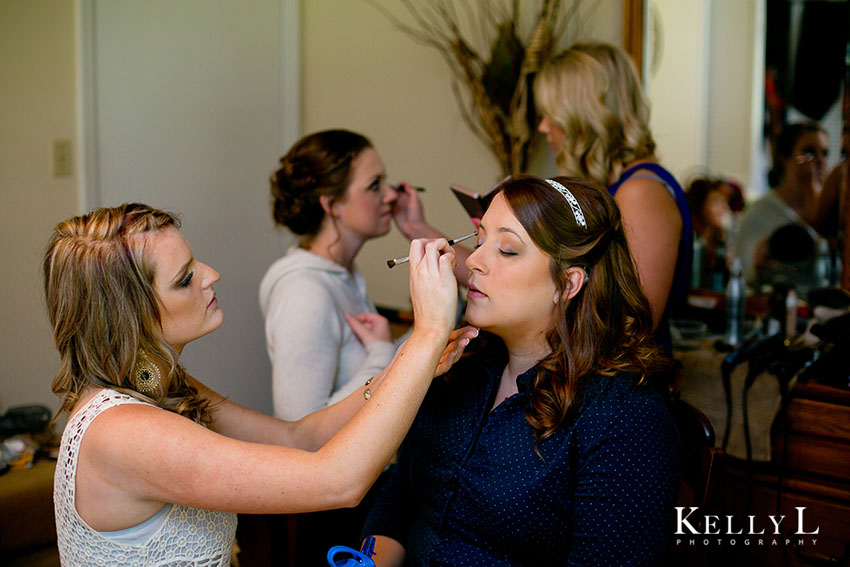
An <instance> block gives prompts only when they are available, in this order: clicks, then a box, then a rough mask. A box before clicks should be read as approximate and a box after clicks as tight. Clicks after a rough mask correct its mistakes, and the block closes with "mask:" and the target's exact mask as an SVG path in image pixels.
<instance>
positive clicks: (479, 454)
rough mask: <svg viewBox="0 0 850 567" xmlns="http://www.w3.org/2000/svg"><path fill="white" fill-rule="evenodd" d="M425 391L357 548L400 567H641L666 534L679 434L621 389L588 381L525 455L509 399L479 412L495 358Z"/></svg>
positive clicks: (654, 409)
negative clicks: (563, 418)
mask: <svg viewBox="0 0 850 567" xmlns="http://www.w3.org/2000/svg"><path fill="white" fill-rule="evenodd" d="M489 342H491V343H492V342H498V343H499V344H498V345H497V346H496V347H495V348H490V349H488V350H487V351H486V352H484V353H481V354H477V355H472V356H470V357H468V358H466V359H464V360H462V361H461V362H459V363H458V364H457V365H456V366H455V368H454V369H453V370H452V372H451V376H449V377H448V378H447V379H445V380H444V379H439V378H438V379H437V380H435V381H434V384H433V385H432V387H431V389H430V391H429V392H428V395H427V396H426V398H425V401H424V403H423V405H422V408H421V409H420V411H419V414H418V415H417V417H416V420H415V421H414V424H413V426H412V428H411V430H410V433H409V434H408V436H407V439H406V440H405V442H404V444H403V446H402V449H401V451H400V453H399V462H398V464H397V465H396V467H395V468H394V470H393V472H392V474H391V476H390V478H389V480H388V482H387V483H386V484H385V485H384V486H383V487H382V489H381V490H380V491H379V492H378V496H377V498H376V500H375V504H374V505H373V507H372V510H371V511H370V515H369V519H368V520H367V523H366V525H365V527H364V530H363V535H364V536H365V535H385V536H389V537H392V538H393V539H395V540H397V541H399V542H401V543H402V545H404V546H405V548H406V551H407V563H406V565H414V566H424V565H431V566H447V565H452V566H456V567H459V566H467V565H468V566H476V567H478V566H482V565H487V566H490V567H494V566H520V565H523V566H524V565H527V566H532V565H533V566H535V567H539V566H547V565H559V566H561V565H574V566H578V565H633V566H634V565H654V564H656V563H657V561H658V560H659V557H660V556H661V554H663V552H664V549H665V547H666V544H667V542H668V540H669V537H670V535H671V534H672V533H673V528H672V521H671V520H672V518H673V506H674V501H675V496H676V490H677V486H678V454H679V442H678V432H677V430H676V427H675V424H674V423H673V421H672V420H671V418H670V416H669V414H668V412H667V409H666V406H665V404H664V401H663V400H662V398H661V396H660V395H659V394H658V393H657V392H656V391H655V390H653V389H651V388H649V387H646V386H636V385H635V384H634V381H633V380H632V379H630V378H628V377H623V376H617V377H598V376H593V377H589V378H588V379H587V381H586V382H587V387H586V392H585V394H584V395H583V398H582V401H581V403H580V410H579V411H578V412H577V416H575V417H574V418H573V419H572V420H571V421H570V422H569V423H566V424H564V425H563V426H562V427H561V428H560V429H559V430H558V431H557V432H556V433H555V434H554V435H552V436H551V437H549V438H548V439H546V440H544V441H542V442H540V443H537V449H538V450H539V452H540V455H541V456H542V459H541V457H540V456H538V455H537V454H536V453H535V451H534V447H535V440H534V434H533V431H532V429H531V426H529V424H528V422H527V421H526V419H525V413H524V408H525V407H526V403H527V401H528V393H529V391H530V388H531V387H532V384H533V380H534V375H535V370H534V369H532V370H529V371H528V372H526V373H524V374H522V375H521V376H519V377H518V378H517V386H518V388H519V393H518V394H515V395H514V396H511V397H510V398H508V399H507V400H505V401H504V402H502V403H501V404H499V405H498V406H497V407H496V408H494V409H493V410H492V411H488V410H489V408H490V406H491V405H492V403H493V398H494V396H495V395H496V391H497V390H498V387H499V382H500V379H501V375H502V371H503V370H504V368H505V365H506V363H507V354H506V352H505V350H504V346H503V345H501V343H500V341H489Z"/></svg>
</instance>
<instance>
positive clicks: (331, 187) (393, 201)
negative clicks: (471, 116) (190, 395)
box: [260, 130, 469, 564]
mask: <svg viewBox="0 0 850 567" xmlns="http://www.w3.org/2000/svg"><path fill="white" fill-rule="evenodd" d="M270 181H271V192H272V201H273V202H272V215H273V217H274V221H275V224H277V225H278V226H282V227H286V228H288V229H289V230H290V231H292V232H293V233H294V234H295V235H296V236H297V237H298V243H297V245H295V246H293V247H292V248H291V249H290V250H289V252H288V253H287V254H286V255H285V256H284V257H282V258H280V259H278V260H277V261H275V262H274V263H273V264H272V265H271V267H269V269H268V271H267V272H266V274H265V276H264V277H263V280H262V282H261V283H260V308H261V310H262V312H263V317H264V318H265V331H266V348H267V349H268V353H269V358H270V359H271V363H272V393H273V397H274V412H275V416H276V417H279V418H281V419H286V420H297V419H300V418H301V417H302V416H304V415H307V414H310V413H312V412H314V411H316V410H320V409H322V408H324V407H325V406H328V405H331V404H333V403H335V402H337V401H339V400H341V399H344V398H345V397H347V396H348V395H349V394H351V393H352V392H354V391H355V390H357V389H358V388H362V387H363V384H364V383H366V381H367V380H369V379H370V378H371V377H372V376H374V375H375V374H377V373H378V372H380V371H381V370H382V369H383V368H384V367H385V366H387V364H389V363H390V361H391V360H392V358H393V355H394V354H395V349H396V346H395V345H394V344H393V342H392V339H391V335H390V329H389V324H388V323H387V321H386V319H384V318H383V317H381V316H380V315H378V314H377V312H376V309H375V305H374V303H372V300H371V299H369V296H368V295H367V293H366V282H365V280H364V279H363V276H362V275H361V274H360V272H359V271H358V270H357V268H356V266H355V264H354V259H355V257H356V256H357V253H358V252H359V251H360V248H361V247H362V246H363V244H364V243H365V242H366V241H367V240H369V239H372V238H376V237H379V236H383V235H384V234H386V233H387V232H389V230H390V227H391V225H392V221H393V217H394V215H395V219H396V222H397V223H398V226H399V229H400V230H401V231H402V233H403V234H405V235H406V236H407V237H408V238H411V239H413V238H422V237H439V236H441V234H440V233H439V232H438V231H436V230H435V229H433V228H432V227H430V225H428V224H427V223H426V222H425V219H424V216H423V214H422V208H421V204H420V202H419V200H418V198H417V197H416V193H415V190H413V188H410V187H407V186H402V187H401V188H394V187H392V186H390V185H389V183H388V182H387V176H386V169H385V167H384V164H383V162H382V161H381V157H380V156H379V155H378V152H377V151H375V149H374V148H373V147H372V144H371V142H370V141H369V140H368V139H367V138H366V137H364V136H362V135H360V134H357V133H354V132H349V131H347V130H326V131H322V132H317V133H315V134H311V135H308V136H306V137H304V138H302V139H301V140H299V141H298V142H296V143H295V145H294V146H292V148H291V149H290V150H289V152H287V154H286V155H284V156H283V157H282V158H281V159H280V167H279V168H278V170H277V171H275V172H274V173H273V174H272V176H271V179H270ZM455 252H456V254H457V256H458V261H459V264H461V265H462V262H463V261H464V259H465V257H466V255H468V254H469V252H468V251H466V250H464V249H456V251H455ZM463 275H464V278H465V276H466V274H463ZM463 281H465V279H464V280H463ZM352 327H357V329H358V330H357V334H355V333H354V331H353V329H352ZM358 335H359V336H360V338H358ZM367 509H368V506H364V507H362V508H361V509H359V510H353V511H344V510H338V511H334V512H323V513H320V514H318V515H314V514H310V515H308V516H307V517H305V516H303V515H302V516H301V518H299V527H298V530H299V534H298V541H299V546H298V549H297V550H296V555H297V556H296V560H297V561H296V562H297V563H298V564H318V561H320V560H321V559H322V557H323V554H324V553H326V552H327V550H328V547H329V546H330V545H334V544H348V545H352V546H354V545H356V544H357V537H358V535H359V531H360V525H361V523H362V519H363V518H362V517H363V516H364V515H365V510H367Z"/></svg>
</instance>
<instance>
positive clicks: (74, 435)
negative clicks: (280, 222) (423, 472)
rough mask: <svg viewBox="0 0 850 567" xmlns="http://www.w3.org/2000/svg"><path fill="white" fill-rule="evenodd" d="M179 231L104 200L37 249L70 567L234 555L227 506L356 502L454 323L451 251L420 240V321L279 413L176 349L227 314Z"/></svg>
mask: <svg viewBox="0 0 850 567" xmlns="http://www.w3.org/2000/svg"><path fill="white" fill-rule="evenodd" d="M178 227H179V222H178V219H177V218H176V217H174V216H173V215H171V214H169V213H166V212H164V211H160V210H157V209H153V208H151V207H148V206H146V205H141V204H127V205H122V206H119V207H114V208H107V209H98V210H96V211H93V212H92V213H90V214H87V215H84V216H79V217H75V218H72V219H69V220H67V221H64V222H62V223H59V224H58V225H57V226H56V228H55V230H54V233H53V236H52V238H51V240H50V243H49V246H48V250H47V253H46V255H45V258H44V262H43V270H44V288H45V295H46V303H47V309H48V314H49V317H50V322H51V324H52V327H53V335H54V339H55V343H56V348H57V350H58V351H59V355H60V357H61V364H60V367H59V370H58V372H57V374H56V377H55V379H54V381H53V391H54V393H56V394H57V395H59V396H60V397H61V398H62V401H61V405H60V410H61V412H68V414H69V418H68V424H67V426H66V428H65V431H64V433H63V436H62V444H61V447H60V453H59V460H58V463H57V467H56V476H55V487H54V503H55V510H56V528H57V535H58V546H59V552H60V556H61V559H62V565H63V566H65V567H70V566H78V565H79V566H83V565H135V566H142V565H177V564H179V565H185V566H199V567H200V566H203V567H213V566H223V565H229V564H230V556H231V547H232V544H233V537H234V532H235V529H236V514H235V513H237V512H241V513H254V514H256V513H293V512H303V511H311V510H321V509H328V508H336V507H340V506H353V505H355V504H356V503H357V502H359V500H360V499H361V498H362V497H363V495H364V494H365V493H366V491H367V490H368V489H369V487H370V485H371V484H372V482H374V480H375V479H376V478H377V476H378V474H379V473H380V472H381V470H382V469H383V467H384V465H385V464H386V462H387V461H388V460H389V459H390V457H391V456H392V455H393V453H394V452H395V450H396V448H397V447H398V445H399V443H400V442H401V440H402V438H403V436H404V434H405V432H406V431H407V429H408V427H409V426H410V423H411V422H412V420H413V417H414V414H415V413H416V409H417V408H418V407H419V404H420V402H421V401H422V398H423V397H424V395H425V392H426V391H427V389H428V386H429V384H430V381H431V377H432V376H433V375H434V371H435V368H436V367H437V363H438V359H440V352H441V351H442V350H443V347H444V346H445V345H446V339H447V338H448V337H449V331H450V329H451V326H452V324H453V322H454V314H455V308H456V306H455V302H456V299H457V291H456V285H457V284H456V281H455V278H454V276H453V274H452V269H453V262H454V253H453V251H452V249H451V248H450V247H449V246H448V245H447V244H446V241H445V240H435V241H431V242H428V243H424V242H423V241H414V242H413V243H412V245H411V249H410V255H411V268H410V269H411V298H412V300H413V308H414V312H415V315H416V323H415V325H414V329H413V333H412V334H411V336H410V338H409V339H408V341H407V342H406V343H405V345H404V346H402V348H401V349H400V350H399V352H398V354H397V356H396V357H395V358H394V359H393V361H392V363H391V364H390V365H389V367H388V368H387V370H386V371H385V372H383V373H381V374H380V375H378V376H376V377H375V378H374V380H372V381H371V383H370V384H368V385H361V387H360V388H359V389H358V390H357V391H356V392H355V393H353V394H352V395H351V396H349V397H348V398H346V399H345V400H342V401H341V402H340V403H338V404H335V405H333V406H331V407H328V408H326V409H324V410H322V411H321V412H317V413H315V414H312V415H309V416H307V417H305V418H304V419H301V420H299V421H297V422H285V421H281V420H277V419H275V418H272V417H269V416H266V415H263V414H260V413H258V412H255V411H252V410H249V409H247V408H244V407H241V406H239V405H238V404H236V403H233V402H231V401H228V400H227V399H225V398H223V397H221V396H219V395H218V394H216V393H215V392H213V391H211V390H209V389H208V388H206V387H205V386H204V385H203V384H201V383H200V382H198V381H197V380H195V379H194V378H192V377H191V376H189V375H188V374H187V373H186V371H185V370H184V368H183V366H182V364H181V362H180V354H181V352H182V350H183V347H184V346H185V345H186V344H187V343H189V342H191V341H193V340H195V339H197V338H200V337H202V336H204V335H206V334H208V333H211V332H212V331H214V330H216V329H217V328H218V327H219V326H220V325H221V323H222V320H223V315H222V311H221V308H220V307H219V306H218V300H217V298H216V294H215V291H214V285H215V283H216V282H217V281H218V280H219V274H218V273H217V272H216V271H215V270H213V269H212V268H210V267H209V266H207V265H206V264H203V263H201V262H199V261H198V260H196V259H195V258H194V256H193V254H192V248H191V247H190V246H189V243H188V242H187V241H186V239H185V238H184V236H183V235H182V233H181V232H180V231H179V229H178ZM461 340H463V339H461ZM454 359H455V358H454V357H452V356H447V357H443V362H444V364H443V366H445V365H446V363H447V361H450V360H454ZM446 367H447V366H446ZM234 379H235V380H239V379H241V377H239V376H234ZM378 385H380V387H379V388H378ZM370 397H371V399H372V401H371V402H368V403H367V400H369V398H370ZM361 408H362V409H361ZM355 413H357V416H356V417H355V418H354V419H353V420H352V421H351V423H350V424H348V425H345V424H346V422H348V421H349V419H351V418H352V416H354V414H355ZM344 425H345V426H344ZM343 426H344V427H343ZM337 432H338V433H337Z"/></svg>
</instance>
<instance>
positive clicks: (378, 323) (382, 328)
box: [345, 312, 393, 346]
mask: <svg viewBox="0 0 850 567" xmlns="http://www.w3.org/2000/svg"><path fill="white" fill-rule="evenodd" d="M345 320H346V321H348V324H349V325H350V326H351V329H352V330H353V331H354V334H355V335H357V338H358V339H360V342H361V343H363V346H368V345H370V344H372V343H374V342H391V341H392V339H393V336H392V332H391V331H390V322H389V321H388V320H387V318H386V317H382V316H381V315H378V314H377V313H369V312H366V313H361V314H360V315H351V314H350V313H346V314H345Z"/></svg>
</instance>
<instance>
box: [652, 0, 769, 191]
mask: <svg viewBox="0 0 850 567" xmlns="http://www.w3.org/2000/svg"><path fill="white" fill-rule="evenodd" d="M651 2H652V6H653V10H655V11H657V13H658V17H659V19H660V22H661V26H660V28H659V29H657V30H656V33H657V34H658V35H659V36H660V44H661V46H662V47H661V49H660V51H659V57H660V61H659V66H658V69H657V70H656V71H655V73H654V74H652V75H651V77H650V81H649V89H648V91H649V97H650V101H651V103H652V108H653V112H652V119H651V126H652V131H653V135H654V136H655V140H656V142H657V144H658V154H659V156H660V158H661V161H662V163H664V164H665V165H667V166H668V167H669V168H670V169H671V170H672V171H673V173H674V174H676V175H677V177H678V178H679V180H680V181H681V182H682V183H683V184H685V183H686V182H687V181H688V179H689V178H690V177H692V176H695V175H704V174H708V175H723V176H728V177H732V178H733V179H736V180H737V181H739V182H740V183H742V184H743V185H744V186H748V185H753V184H758V183H759V182H760V181H759V180H760V176H761V177H763V171H762V170H763V166H762V165H761V164H760V162H759V161H758V160H759V156H758V151H759V140H760V130H761V119H762V115H761V106H760V105H761V101H762V99H763V96H764V95H763V82H762V81H761V77H763V74H764V71H763V69H764V53H763V52H764V39H763V34H764V28H763V26H764V21H763V9H764V8H763V4H764V0H688V1H682V0H651ZM650 36H652V34H650Z"/></svg>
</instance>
